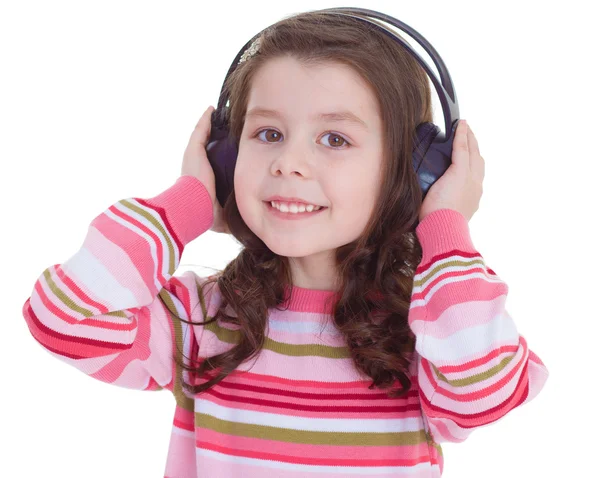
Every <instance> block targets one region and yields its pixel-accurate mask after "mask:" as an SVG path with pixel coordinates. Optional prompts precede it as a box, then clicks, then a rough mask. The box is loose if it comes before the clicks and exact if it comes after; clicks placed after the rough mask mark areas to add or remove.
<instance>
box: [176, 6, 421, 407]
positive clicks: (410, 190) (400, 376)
mask: <svg viewBox="0 0 600 478" xmlns="http://www.w3.org/2000/svg"><path fill="white" fill-rule="evenodd" d="M286 55H291V56H292V57H293V58H295V59H297V60H298V61H300V62H301V63H303V64H305V65H315V64H321V63H329V62H334V63H338V64H343V65H348V66H350V67H352V68H353V69H354V70H355V71H356V72H357V73H358V74H359V75H361V76H362V78H364V79H365V80H366V81H367V82H368V83H369V84H370V85H371V87H372V88H373V92H374V93H375V96H376V97H377V99H378V101H379V108H380V109H379V111H380V112H381V114H382V119H383V124H384V128H385V129H384V135H383V136H384V141H385V146H386V147H385V148H384V151H386V153H387V155H386V158H384V166H383V170H382V177H381V188H380V193H379V197H378V198H377V202H376V205H375V209H374V211H373V214H372V217H371V218H370V221H369V223H368V224H367V226H366V227H365V229H364V231H363V233H362V235H361V236H360V237H359V238H358V239H356V240H355V241H353V242H352V243H349V244H346V245H343V246H341V247H339V248H338V249H336V251H335V258H336V265H337V269H336V278H337V279H336V280H337V282H336V283H337V284H340V287H339V290H337V292H338V294H336V295H335V296H332V297H331V298H332V299H334V300H335V301H336V302H335V303H333V304H331V309H330V310H332V315H333V319H332V322H333V324H334V325H335V327H336V329H337V330H338V331H339V332H340V334H342V336H343V337H344V338H345V343H346V345H347V347H348V349H349V351H350V355H351V357H352V359H353V362H354V364H355V365H356V367H357V368H358V369H360V370H362V371H363V372H364V373H365V374H367V375H368V376H369V377H370V378H372V383H371V385H370V387H369V388H371V389H372V388H373V387H378V388H381V389H391V390H390V391H388V396H389V397H399V396H402V395H404V394H405V393H406V392H408V389H409V388H410V386H411V380H410V374H409V372H408V367H409V365H410V362H411V360H412V359H413V357H414V345H415V337H414V334H413V333H412V331H411V329H410V328H409V326H408V310H409V306H410V299H411V292H412V286H413V279H414V274H415V270H416V268H417V266H418V264H419V262H420V260H421V258H422V249H421V245H420V244H419V241H418V239H417V237H416V234H415V227H416V224H417V223H418V214H419V209H420V206H421V202H422V193H421V190H420V187H419V183H418V180H417V176H416V174H415V172H414V170H413V166H412V150H413V144H414V141H415V131H416V128H417V126H418V125H419V124H420V123H422V122H432V121H433V118H432V107H431V91H430V87H429V78H428V76H427V74H426V73H425V72H424V70H423V69H422V68H421V66H420V65H419V64H418V63H417V61H416V60H415V59H414V58H413V57H412V56H411V55H410V54H409V53H408V52H406V51H405V49H404V48H403V47H401V46H400V45H398V44H397V43H396V42H395V41H394V40H393V39H391V38H389V37H388V36H387V35H386V34H384V33H382V32H380V31H379V30H377V29H375V28H373V27H371V26H369V25H365V24H363V22H360V21H357V20H355V19H354V18H351V17H348V16H338V15H335V16H334V15H331V14H325V13H322V12H319V11H308V12H304V13H300V14H297V15H294V16H291V17H287V18H284V19H283V20H281V21H279V22H277V23H275V24H274V25H272V26H271V27H269V28H268V29H267V30H266V31H265V32H263V34H262V35H261V40H260V50H259V52H258V53H257V54H255V55H254V56H252V57H251V58H249V59H248V60H247V61H244V62H242V63H240V64H239V65H238V66H237V67H236V69H235V70H234V71H233V73H232V74H231V75H230V77H229V79H228V81H227V83H226V85H225V88H226V89H227V91H228V92H229V109H228V111H229V113H228V114H229V116H228V119H229V125H230V135H231V138H232V139H233V140H234V141H236V143H237V144H238V145H239V138H240V136H241V132H242V129H243V126H244V115H245V112H246V107H247V101H248V97H249V92H250V88H251V85H252V78H253V77H254V75H255V74H256V72H257V71H258V70H259V69H260V68H261V66H263V65H264V64H265V63H266V62H267V61H269V60H270V59H273V58H277V57H281V56H286ZM223 217H224V220H225V221H226V223H227V225H228V227H229V230H230V231H231V233H232V234H233V236H234V237H235V238H236V239H237V240H238V241H239V242H240V243H241V245H242V246H243V248H242V250H241V252H240V253H239V255H238V256H237V257H236V258H235V259H233V260H232V261H231V262H230V263H229V264H228V265H227V266H226V267H225V269H224V270H223V271H222V272H220V273H219V274H217V275H215V276H210V277H209V278H208V280H207V281H206V282H205V283H204V284H203V286H202V289H203V288H204V287H205V286H207V285H208V284H211V283H217V285H218V289H219V291H220V294H221V296H222V303H221V304H220V305H219V309H218V311H217V312H216V314H215V315H214V317H212V318H211V319H210V320H207V321H205V322H200V323H198V322H188V323H191V324H194V325H198V324H201V325H204V324H210V323H212V322H215V321H218V320H221V321H223V322H226V323H230V324H235V325H237V326H239V340H238V342H237V344H236V345H235V346H233V347H232V348H231V349H230V350H228V351H226V352H223V353H220V354H218V355H215V356H212V357H208V358H201V359H200V360H201V363H200V364H199V366H198V367H195V366H191V365H186V364H184V363H181V362H180V361H179V360H178V359H177V357H174V358H175V360H176V361H177V363H178V364H179V365H181V366H182V367H183V368H184V369H185V370H187V371H189V372H191V373H192V374H195V375H196V376H200V377H209V378H210V380H208V381H206V382H204V383H202V384H201V385H195V386H194V385H191V384H188V383H185V382H184V383H183V384H182V385H183V386H184V388H185V389H186V390H188V391H190V392H192V393H194V394H198V393H201V392H203V391H205V390H207V389H208V388H210V387H212V386H213V385H214V384H216V383H218V382H220V381H221V380H223V378H225V377H226V376H227V375H228V374H229V373H230V372H232V371H233V370H235V369H236V368H237V367H238V365H240V364H241V363H242V362H245V361H247V360H249V359H251V358H253V357H255V356H257V355H258V353H259V351H260V350H261V348H262V347H263V344H264V342H265V338H266V335H265V329H266V327H267V325H268V311H269V309H270V308H279V309H280V310H282V308H283V310H285V303H286V302H287V300H288V299H289V298H290V296H289V292H290V290H291V289H290V287H289V286H291V284H292V278H291V271H290V268H289V264H288V259H287V258H286V257H282V256H279V255H277V254H275V253H273V252H272V251H271V250H270V249H269V248H268V247H267V246H266V245H265V244H264V243H263V241H261V239H260V238H258V237H257V236H256V235H255V234H254V233H253V232H252V231H251V230H250V229H249V228H248V226H247V225H246V224H245V223H244V221H243V219H242V217H241V215H240V212H239V210H238V208H237V205H236V199H235V192H233V193H232V194H231V195H230V197H229V198H228V199H227V202H226V203H225V206H224V210H223ZM202 305H203V306H204V304H202ZM228 306H229V307H230V309H229V310H232V311H233V312H235V314H234V315H233V316H231V315H229V314H228V313H227V312H226V311H225V309H226V308H227V307H228ZM205 319H206V316H205ZM181 320H184V319H181ZM211 371H214V372H213V373H209V372H211ZM396 380H398V381H399V382H400V388H399V389H398V388H396V389H394V388H393V387H394V384H395V382H396Z"/></svg>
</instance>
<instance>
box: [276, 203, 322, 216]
mask: <svg viewBox="0 0 600 478" xmlns="http://www.w3.org/2000/svg"><path fill="white" fill-rule="evenodd" d="M271 206H273V207H274V208H276V209H279V210H280V211H281V212H290V213H293V214H295V213H298V212H312V211H318V210H319V209H321V206H315V205H314V204H299V203H295V202H281V201H271Z"/></svg>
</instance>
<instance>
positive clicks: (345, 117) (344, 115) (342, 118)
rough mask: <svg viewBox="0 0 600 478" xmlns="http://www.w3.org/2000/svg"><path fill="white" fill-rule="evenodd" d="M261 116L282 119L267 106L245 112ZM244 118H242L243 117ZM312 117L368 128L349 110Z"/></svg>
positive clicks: (279, 114) (248, 115) (248, 114)
mask: <svg viewBox="0 0 600 478" xmlns="http://www.w3.org/2000/svg"><path fill="white" fill-rule="evenodd" d="M252 116H254V117H263V118H279V119H283V116H282V115H281V113H279V112H278V111H275V110H270V109H267V108H261V107H258V106H257V107H254V108H252V109H251V110H250V111H248V112H247V113H246V116H245V118H248V117H252ZM245 118H244V119H245ZM313 119H315V120H326V121H338V122H346V123H353V124H355V125H357V126H360V127H361V128H364V129H366V130H368V129H369V128H368V127H367V123H365V122H364V121H363V120H361V119H360V118H359V117H358V116H356V115H355V114H354V113H352V112H351V111H347V110H345V111H334V112H332V113H320V114H318V115H316V116H315V117H314V118H313Z"/></svg>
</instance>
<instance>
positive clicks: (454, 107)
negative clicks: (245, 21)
mask: <svg viewBox="0 0 600 478" xmlns="http://www.w3.org/2000/svg"><path fill="white" fill-rule="evenodd" d="M317 12H320V13H321V12H322V13H331V14H335V15H346V16H349V17H352V18H355V19H357V20H359V21H362V22H364V23H367V24H370V25H373V26H375V27H377V28H378V29H379V30H380V31H382V32H383V33H385V34H386V35H388V36H389V37H391V38H392V39H394V40H396V41H397V42H398V43H400V44H402V45H403V46H404V47H405V48H406V50H407V51H408V53H410V54H411V55H412V57H413V58H414V59H415V60H417V62H418V63H419V65H421V67H422V68H423V69H424V70H425V72H426V73H427V75H428V76H429V78H430V79H431V82H432V83H433V86H434V88H435V90H436V92H437V94H438V97H439V98H440V103H441V105H442V110H443V113H444V135H443V137H444V139H448V135H449V134H450V131H451V129H452V125H453V124H454V123H455V121H456V120H457V119H459V118H460V113H459V109H458V102H457V101H456V92H455V90H454V84H453V83H452V77H451V76H450V73H449V72H448V69H447V68H446V64H445V63H444V60H442V57H441V56H440V55H439V53H438V52H437V50H436V49H435V48H434V47H433V46H432V45H431V43H429V42H428V41H427V40H426V39H425V37H423V35H421V34H420V33H419V32H417V31H416V30H415V29H414V28H412V27H410V26H409V25H407V24H406V23H404V22H402V21H400V20H398V19H396V18H394V17H391V16H389V15H386V14H385V13H380V12H377V11H375V10H368V9H366V8H355V7H336V8H325V9H323V10H317ZM354 13H356V14H358V15H353V14H354ZM368 17H373V18H375V19H379V20H383V21H384V22H386V23H389V24H391V25H393V26H395V27H397V28H399V29H400V30H402V31H403V32H405V33H407V34H408V35H410V36H411V37H412V38H413V39H414V40H416V41H417V43H419V45H421V46H422V47H423V49H424V50H425V51H426V52H427V54H428V55H429V56H430V58H431V59H432V60H433V62H434V64H435V66H436V68H437V70H438V73H439V75H440V78H441V80H442V82H441V83H440V81H439V80H438V78H437V76H436V75H435V73H434V72H433V71H432V70H431V68H430V67H429V65H428V64H427V62H426V61H425V60H424V59H423V57H422V56H421V55H420V54H419V53H418V52H417V51H416V50H415V49H414V48H413V47H412V46H411V45H410V43H408V42H407V41H406V40H405V39H404V38H402V37H401V36H400V35H398V34H397V33H396V32H394V31H393V30H391V29H390V28H389V27H388V26H386V25H384V24H382V23H381V22H379V21H377V20H371V19H370V18H368ZM268 28H270V27H266V28H264V29H263V30H261V31H260V32H259V33H257V34H256V35H254V36H253V37H252V38H251V39H250V40H248V42H246V44H245V45H244V46H243V47H242V49H241V50H240V51H239V52H238V54H237V55H236V56H235V58H234V60H233V62H232V63H231V66H230V67H229V70H228V71H227V75H225V80H224V81H223V85H222V86H221V94H220V95H219V102H218V104H217V109H224V107H225V105H226V103H227V100H228V97H227V92H226V91H225V84H226V82H227V78H228V77H229V75H230V74H231V73H232V72H233V70H235V69H236V67H237V66H238V64H239V61H240V59H241V58H242V56H243V55H244V53H245V52H246V50H248V49H249V48H250V47H251V46H252V44H253V43H254V41H255V40H256V39H257V38H259V37H260V36H261V35H262V34H263V33H264V32H265V30H267V29H268Z"/></svg>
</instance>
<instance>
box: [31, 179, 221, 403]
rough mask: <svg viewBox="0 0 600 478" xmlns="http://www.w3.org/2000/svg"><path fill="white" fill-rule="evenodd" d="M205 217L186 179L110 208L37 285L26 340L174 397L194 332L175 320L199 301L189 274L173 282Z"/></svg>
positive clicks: (206, 210) (207, 221)
mask: <svg viewBox="0 0 600 478" xmlns="http://www.w3.org/2000/svg"><path fill="white" fill-rule="evenodd" d="M212 221H213V213H212V203H211V199H210V196H209V194H208V192H207V190H206V188H205V187H204V185H203V184H202V183H201V182H200V181H199V180H198V179H196V178H194V177H192V176H182V177H180V178H179V179H178V180H177V181H176V183H175V184H174V185H173V186H171V187H170V188H169V189H167V190H166V191H164V192H163V193H161V194H160V195H158V196H156V197H154V198H152V199H148V200H144V199H138V198H130V199H124V200H122V201H119V202H117V203H115V204H113V205H112V206H111V207H109V208H108V209H107V210H106V211H104V212H103V213H102V214H100V215H99V216H97V217H96V218H95V219H94V220H93V221H92V222H91V224H90V226H89V229H88V232H87V235H86V237H85V240H84V243H83V246H82V247H81V248H80V250H79V251H78V252H77V253H76V254H75V255H74V256H72V257H71V258H70V259H68V260H67V261H66V262H65V263H64V264H62V265H60V264H57V265H54V266H51V267H49V268H47V269H46V270H44V271H43V272H42V274H41V275H40V277H39V278H38V279H37V281H36V282H35V285H34V288H33V291H32V294H31V297H30V298H28V299H27V300H26V301H25V304H24V305H23V316H24V317H25V321H26V322H27V325H28V327H29V330H30V332H31V334H32V335H33V337H34V338H35V339H36V340H37V341H38V342H39V343H40V344H41V345H42V346H43V347H44V348H46V349H47V350H48V351H49V352H50V353H51V354H52V355H54V356H55V357H57V358H58V359H60V360H63V361H64V362H67V363H69V364H70V365H72V366H74V367H76V368H78V369H79V370H81V371H83V372H84V373H86V374H87V375H89V376H91V377H93V378H95V379H98V380H101V381H104V382H107V383H112V384H115V385H118V386H122V387H126V388H133V389H138V390H159V389H161V388H167V389H169V390H171V391H172V392H174V393H176V394H179V393H181V384H180V379H181V370H179V369H180V367H179V366H178V365H176V364H175V363H174V361H173V360H172V355H173V352H178V355H179V356H181V352H185V354H184V355H186V356H188V357H190V356H192V355H190V354H191V353H192V352H193V350H194V348H195V334H200V333H201V331H200V330H198V326H193V328H192V326H191V325H189V324H186V323H184V322H182V321H180V320H179V319H177V317H176V316H179V317H181V318H183V319H185V320H191V319H190V317H191V311H192V310H193V309H194V307H196V306H198V304H199V303H200V302H202V307H204V300H203V299H201V298H200V297H199V292H200V289H199V286H197V284H196V283H195V277H196V276H195V275H194V274H192V273H185V274H184V275H183V276H181V277H172V276H173V274H174V272H175V269H176V268H177V266H178V264H179V260H180V257H181V255H182V253H183V248H184V246H185V245H186V244H188V243H189V242H190V241H192V240H193V239H194V238H196V237H198V236H199V235H200V234H202V233H203V232H205V231H206V230H208V229H209V227H210V225H211V224H212ZM202 320H203V319H202Z"/></svg>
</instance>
